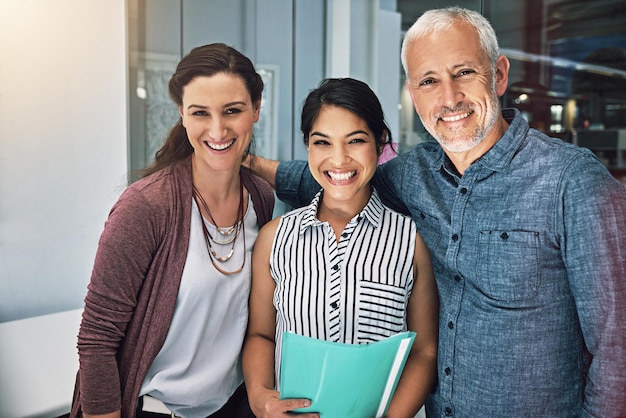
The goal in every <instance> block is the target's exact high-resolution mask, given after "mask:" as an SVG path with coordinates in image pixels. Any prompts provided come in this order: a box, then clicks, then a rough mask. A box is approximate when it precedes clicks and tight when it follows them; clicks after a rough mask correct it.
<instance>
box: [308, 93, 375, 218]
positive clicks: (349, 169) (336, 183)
mask: <svg viewBox="0 0 626 418" xmlns="http://www.w3.org/2000/svg"><path fill="white" fill-rule="evenodd" d="M308 150H309V168H310V170H311V173H312V174H313V177H315V179H316V180H317V182H318V183H319V184H320V185H321V186H322V188H323V189H324V197H323V202H324V204H325V205H332V206H337V205H342V206H345V205H348V206H349V207H350V208H352V209H350V211H351V212H353V213H354V214H356V213H358V212H359V211H360V210H361V209H362V208H363V207H365V205H366V204H367V201H368V200H369V198H370V195H371V189H370V185H369V183H370V180H371V178H372V176H373V175H374V172H375V171H376V165H377V162H378V152H377V143H376V140H375V138H374V135H373V133H372V132H371V131H370V129H369V128H368V126H367V123H366V122H365V121H364V120H363V119H361V118H359V117H358V116H356V115H355V114H354V113H352V112H350V111H348V110H346V109H344V108H341V107H338V106H333V105H324V106H323V107H322V108H321V109H320V112H319V115H318V117H317V119H316V120H315V122H314V123H313V127H312V129H311V133H310V134H309V141H308Z"/></svg>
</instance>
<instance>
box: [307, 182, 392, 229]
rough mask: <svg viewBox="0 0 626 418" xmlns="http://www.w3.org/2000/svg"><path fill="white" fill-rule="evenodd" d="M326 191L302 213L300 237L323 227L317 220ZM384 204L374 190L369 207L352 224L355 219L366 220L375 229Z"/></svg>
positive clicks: (319, 194) (321, 191) (320, 192)
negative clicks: (315, 228) (311, 229)
mask: <svg viewBox="0 0 626 418" xmlns="http://www.w3.org/2000/svg"><path fill="white" fill-rule="evenodd" d="M323 192H324V190H323V189H322V190H320V191H319V192H317V194H316V195H315V197H314V198H313V200H311V203H310V204H309V205H308V206H307V207H305V208H304V209H303V211H302V223H301V224H300V235H302V234H303V233H304V231H306V229H307V228H313V227H317V226H321V225H323V222H321V221H320V220H319V219H317V209H318V207H319V204H320V200H321V198H322V193H323ZM383 208H384V206H383V203H382V201H381V200H380V197H379V196H378V192H377V191H376V189H373V190H372V196H370V200H369V201H368V202H367V205H365V207H364V208H363V210H362V211H361V212H360V213H358V214H356V215H355V216H354V218H352V220H351V221H350V222H353V221H354V220H355V219H356V220H357V222H358V221H360V220H361V218H365V219H366V220H367V221H368V222H369V223H370V224H372V226H373V227H374V228H376V227H378V223H379V222H380V218H381V217H382V215H383Z"/></svg>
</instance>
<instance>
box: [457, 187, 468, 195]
mask: <svg viewBox="0 0 626 418" xmlns="http://www.w3.org/2000/svg"><path fill="white" fill-rule="evenodd" d="M459 193H461V194H462V195H464V194H467V187H461V190H459Z"/></svg>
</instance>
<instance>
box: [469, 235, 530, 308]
mask: <svg viewBox="0 0 626 418" xmlns="http://www.w3.org/2000/svg"><path fill="white" fill-rule="evenodd" d="M478 246H479V249H478V250H479V251H478V253H479V254H481V256H480V257H479V260H478V264H477V266H476V270H477V271H476V274H477V280H476V281H477V283H478V285H479V286H480V287H481V288H482V290H483V291H484V292H485V294H487V295H488V296H490V297H491V298H493V299H497V300H502V301H519V300H525V299H531V298H533V297H534V296H535V295H536V294H537V291H538V288H539V258H538V252H539V233H538V232H533V231H516V230H510V231H498V230H492V231H481V232H480V236H479V242H478Z"/></svg>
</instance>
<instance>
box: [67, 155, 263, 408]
mask: <svg viewBox="0 0 626 418" xmlns="http://www.w3.org/2000/svg"><path fill="white" fill-rule="evenodd" d="M241 179H242V182H243V185H244V186H245V188H246V189H247V190H248V192H249V193H250V197H251V199H252V202H253V205H254V209H255V212H256V215H257V218H258V224H259V227H261V226H263V225H264V224H265V223H266V222H268V221H269V220H270V219H271V218H272V211H273V208H274V194H273V190H272V188H271V186H270V185H269V184H268V183H267V182H265V181H264V180H262V179H260V178H259V177H256V176H254V175H253V174H252V173H251V172H250V171H249V170H247V169H244V168H242V169H241ZM191 202H192V176H191V158H187V159H185V160H183V161H180V162H178V163H175V164H174V165H172V166H171V167H168V168H165V169H163V170H161V171H159V172H157V173H154V174H152V175H150V176H148V177H145V178H143V179H141V180H138V181H137V182H135V183H133V184H131V185H130V186H129V187H128V188H127V189H126V190H125V191H124V192H123V193H122V195H121V196H120V198H119V200H118V201H117V203H116V204H115V205H114V206H113V208H112V209H111V212H110V213H109V218H108V219H107V221H106V223H105V227H104V231H103V233H102V235H101V237H100V241H99V243H98V250H97V253H96V258H95V263H94V267H93V271H92V275H91V281H90V283H89V286H88V292H87V296H86V297H85V308H84V311H83V317H82V322H81V326H80V331H79V334H78V353H79V360H80V369H79V372H78V374H77V378H76V386H75V389H74V399H73V402H72V411H71V414H70V416H71V417H80V416H82V411H83V410H84V411H85V412H88V413H91V414H104V413H109V412H112V411H115V410H117V409H120V408H121V412H122V416H123V417H134V416H135V409H136V407H137V400H138V396H139V390H140V389H141V384H142V382H143V380H144V378H145V376H146V374H147V373H148V369H149V368H150V365H151V364H152V362H153V360H154V358H155V357H156V355H157V354H158V353H159V351H160V349H161V347H162V345H163V343H164V341H165V337H166V336H167V333H168V330H169V326H170V323H171V320H172V316H173V314H174V308H175V306H176V298H177V295H178V288H179V285H180V280H181V277H182V273H183V267H184V265H185V260H186V257H187V249H188V245H189V230H190V225H191V207H192V203H191Z"/></svg>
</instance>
